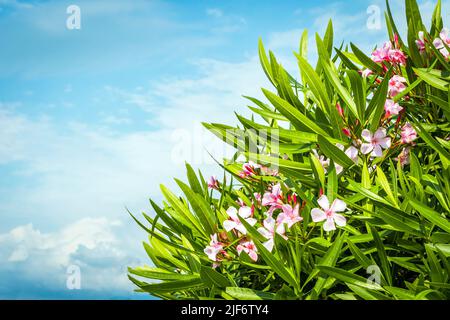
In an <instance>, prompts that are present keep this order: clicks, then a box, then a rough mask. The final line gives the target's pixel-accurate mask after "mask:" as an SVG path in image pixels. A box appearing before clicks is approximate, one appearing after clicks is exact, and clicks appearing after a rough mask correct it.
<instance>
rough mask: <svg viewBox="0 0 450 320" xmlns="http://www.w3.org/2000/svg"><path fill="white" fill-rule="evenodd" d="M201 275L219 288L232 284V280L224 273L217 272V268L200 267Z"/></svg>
mask: <svg viewBox="0 0 450 320" xmlns="http://www.w3.org/2000/svg"><path fill="white" fill-rule="evenodd" d="M200 277H201V278H202V279H203V280H204V281H205V282H208V283H210V285H211V286H212V285H214V286H216V287H218V288H225V287H229V286H231V283H230V281H229V280H228V279H227V278H226V277H225V276H224V275H222V274H220V273H219V272H217V271H216V270H214V269H212V268H210V267H206V266H201V268H200Z"/></svg>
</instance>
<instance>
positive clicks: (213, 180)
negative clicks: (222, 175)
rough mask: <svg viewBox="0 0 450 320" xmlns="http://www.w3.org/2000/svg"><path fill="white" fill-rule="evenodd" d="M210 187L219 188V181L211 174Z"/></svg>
mask: <svg viewBox="0 0 450 320" xmlns="http://www.w3.org/2000/svg"><path fill="white" fill-rule="evenodd" d="M208 188H210V189H216V190H218V189H219V181H218V180H217V178H216V177H215V176H211V177H210V178H209V181H208Z"/></svg>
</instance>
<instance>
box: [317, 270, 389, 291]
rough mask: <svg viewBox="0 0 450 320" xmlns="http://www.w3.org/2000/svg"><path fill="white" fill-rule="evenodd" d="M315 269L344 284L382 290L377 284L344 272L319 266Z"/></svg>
mask: <svg viewBox="0 0 450 320" xmlns="http://www.w3.org/2000/svg"><path fill="white" fill-rule="evenodd" d="M317 268H318V269H319V270H320V272H323V273H325V274H327V275H329V276H331V277H333V278H336V279H337V280H340V281H342V282H344V283H345V284H352V285H355V286H358V287H362V288H366V289H370V290H383V288H382V287H381V286H380V285H379V284H376V283H371V282H368V281H367V279H366V278H363V277H361V276H358V275H356V274H353V273H351V272H348V271H346V270H343V269H340V268H335V267H330V266H323V265H319V266H317Z"/></svg>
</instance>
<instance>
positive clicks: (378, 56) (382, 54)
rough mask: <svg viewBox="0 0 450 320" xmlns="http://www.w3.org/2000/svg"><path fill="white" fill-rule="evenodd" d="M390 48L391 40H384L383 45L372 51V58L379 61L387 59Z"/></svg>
mask: <svg viewBox="0 0 450 320" xmlns="http://www.w3.org/2000/svg"><path fill="white" fill-rule="evenodd" d="M391 49H392V43H391V42H385V43H384V45H383V47H381V48H378V49H376V50H375V51H374V52H372V60H373V61H374V62H377V63H380V62H383V61H389V51H390V50H391Z"/></svg>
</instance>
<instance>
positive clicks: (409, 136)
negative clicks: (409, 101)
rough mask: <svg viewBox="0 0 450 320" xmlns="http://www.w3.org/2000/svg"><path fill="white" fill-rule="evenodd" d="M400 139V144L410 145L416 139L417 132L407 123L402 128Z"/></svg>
mask: <svg viewBox="0 0 450 320" xmlns="http://www.w3.org/2000/svg"><path fill="white" fill-rule="evenodd" d="M401 137H402V138H401V140H402V143H405V144H407V143H412V142H413V141H414V140H416V139H417V132H416V130H414V128H413V126H412V125H411V124H410V123H409V122H407V123H406V124H405V125H404V126H403V127H402V132H401Z"/></svg>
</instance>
